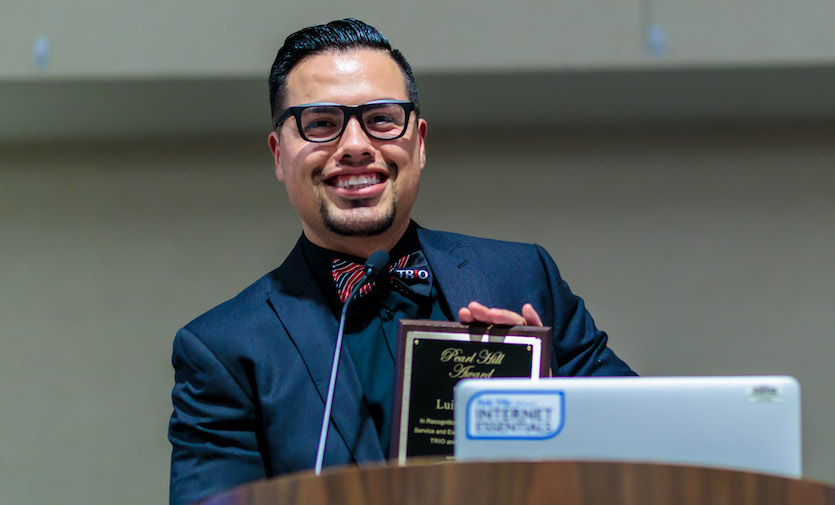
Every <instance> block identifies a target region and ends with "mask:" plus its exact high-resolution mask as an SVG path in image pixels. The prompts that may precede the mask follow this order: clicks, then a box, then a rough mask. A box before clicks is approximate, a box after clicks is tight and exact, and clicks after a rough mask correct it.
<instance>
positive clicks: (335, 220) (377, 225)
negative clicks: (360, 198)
mask: <svg viewBox="0 0 835 505" xmlns="http://www.w3.org/2000/svg"><path fill="white" fill-rule="evenodd" d="M323 203H324V202H323ZM319 210H320V213H321V215H322V220H323V221H324V223H325V227H326V228H327V229H328V230H330V231H331V232H333V233H335V234H337V235H340V236H342V237H373V236H375V235H380V234H382V233H385V232H386V231H388V230H389V229H390V228H391V227H392V226H393V225H394V218H395V214H396V213H397V212H396V205H395V202H392V204H391V205H390V206H389V208H387V209H385V210H383V211H382V212H374V213H371V212H363V211H364V210H371V209H351V210H348V211H341V212H339V213H337V212H333V211H332V210H331V209H328V208H327V205H326V204H323V205H322V206H321V208H320V209H319Z"/></svg>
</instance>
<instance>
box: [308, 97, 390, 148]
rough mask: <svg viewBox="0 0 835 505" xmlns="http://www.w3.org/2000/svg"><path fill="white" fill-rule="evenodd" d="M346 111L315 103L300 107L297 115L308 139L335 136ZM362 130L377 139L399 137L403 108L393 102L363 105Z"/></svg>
mask: <svg viewBox="0 0 835 505" xmlns="http://www.w3.org/2000/svg"><path fill="white" fill-rule="evenodd" d="M345 116H346V114H345V113H343V111H342V109H340V108H339V107H329V106H322V105H316V106H312V107H307V108H306V109H304V110H302V112H301V114H300V116H299V118H300V122H301V127H302V131H303V133H304V136H305V137H307V138H308V139H310V140H312V141H318V142H323V141H327V140H332V139H335V138H336V137H338V136H339V134H340V133H341V132H342V128H343V123H344V122H345ZM360 120H361V121H362V125H363V128H364V129H365V131H366V133H368V134H369V135H371V136H372V137H375V138H378V139H380V140H388V139H393V138H396V137H399V136H400V135H401V134H402V133H403V129H404V128H405V127H406V110H405V109H404V108H403V106H401V105H400V104H397V103H381V104H371V105H368V106H366V107H363V109H362V113H361V118H360Z"/></svg>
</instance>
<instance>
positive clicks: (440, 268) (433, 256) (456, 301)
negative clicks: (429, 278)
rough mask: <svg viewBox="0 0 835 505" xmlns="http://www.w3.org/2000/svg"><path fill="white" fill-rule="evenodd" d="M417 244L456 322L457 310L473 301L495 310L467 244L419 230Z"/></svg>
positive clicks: (477, 264) (473, 254)
mask: <svg viewBox="0 0 835 505" xmlns="http://www.w3.org/2000/svg"><path fill="white" fill-rule="evenodd" d="M418 240H419V241H420V246H421V249H422V250H423V253H424V255H425V256H426V260H427V261H428V262H429V266H430V267H431V268H432V273H433V274H434V275H435V278H436V279H437V281H438V286H440V288H441V293H443V295H444V298H446V301H447V303H448V304H449V309H450V312H452V314H453V317H455V319H456V320H458V309H460V308H461V307H464V306H466V305H467V304H468V303H470V302H471V301H473V300H475V301H478V302H479V303H483V304H485V305H487V306H488V307H491V306H494V305H493V302H494V301H493V300H492V299H491V298H490V292H491V291H494V290H491V289H489V287H490V286H489V283H488V279H487V278H486V276H485V275H484V274H483V269H482V268H481V265H480V264H479V258H478V256H477V255H476V254H475V253H474V251H473V250H472V248H471V247H470V245H469V244H467V243H466V242H464V241H461V240H459V237H458V236H457V235H454V234H451V233H439V232H434V231H431V230H426V229H423V228H418Z"/></svg>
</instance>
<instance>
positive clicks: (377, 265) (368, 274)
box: [315, 251, 389, 475]
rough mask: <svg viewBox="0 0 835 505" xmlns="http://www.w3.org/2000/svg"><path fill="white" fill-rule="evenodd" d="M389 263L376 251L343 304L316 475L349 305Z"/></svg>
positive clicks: (323, 455) (324, 438) (386, 255)
mask: <svg viewBox="0 0 835 505" xmlns="http://www.w3.org/2000/svg"><path fill="white" fill-rule="evenodd" d="M388 263H389V255H388V253H387V252H385V251H375V252H373V253H371V256H369V257H368V259H367V260H366V261H365V265H364V272H365V275H364V276H363V278H362V279H361V280H360V281H359V282H358V283H357V285H356V286H354V289H352V290H351V294H350V296H348V299H347V300H345V303H343V304H342V314H341V315H340V316H339V331H338V332H337V334H336V349H334V351H333V361H332V365H331V378H330V382H328V396H327V399H326V400H325V415H324V416H323V417H322V431H321V433H320V434H319V449H318V450H317V451H316V466H315V470H316V475H319V474H320V473H322V462H323V461H324V459H325V444H327V441H328V425H329V424H330V418H331V409H332V408H333V392H334V389H335V388H336V373H337V371H338V370H339V355H340V353H341V352H342V336H343V334H344V333H345V319H346V315H347V314H348V305H349V304H350V303H351V302H352V301H353V300H354V298H355V297H356V296H357V293H359V290H360V288H361V287H362V286H363V285H365V284H366V283H368V282H369V281H371V280H373V279H374V278H375V277H376V276H377V275H378V274H379V273H380V272H381V271H383V270H384V269H385V268H386V266H388Z"/></svg>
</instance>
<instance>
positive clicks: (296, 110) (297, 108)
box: [275, 100, 419, 144]
mask: <svg viewBox="0 0 835 505" xmlns="http://www.w3.org/2000/svg"><path fill="white" fill-rule="evenodd" d="M385 104H397V105H400V106H401V107H403V110H404V111H405V112H406V117H405V118H404V121H403V131H401V132H400V134H399V135H397V136H396V137H391V138H380V137H377V136H376V135H374V134H372V133H370V132H369V131H368V129H366V127H365V123H364V122H363V121H362V114H363V112H365V111H366V110H367V109H369V108H371V107H374V106H376V105H385ZM310 107H335V108H337V109H339V110H341V111H342V115H343V121H342V128H340V130H339V133H337V134H336V136H335V137H333V138H330V139H328V140H311V139H309V138H307V135H305V134H304V128H303V127H302V111H303V110H304V109H307V108H310ZM412 112H414V113H415V116H418V115H419V112H418V110H417V107H416V106H415V102H412V101H409V100H374V101H371V102H366V103H363V104H360V105H342V104H338V103H331V102H313V103H305V104H302V105H294V106H292V107H287V108H286V109H284V112H282V113H281V115H280V116H278V119H276V121H275V129H276V130H277V129H278V128H279V127H280V126H281V125H282V124H283V123H284V121H286V120H287V119H289V118H290V116H293V117H295V118H296V128H297V129H298V131H299V135H301V137H302V138H303V139H304V140H306V141H308V142H313V143H315V144H323V143H325V142H332V141H334V140H336V139H338V138H339V137H341V136H342V134H343V133H345V128H347V127H348V121H350V120H351V118H352V117H356V118H357V122H358V123H359V124H360V127H361V128H362V131H364V132H365V134H366V135H368V136H369V137H371V138H373V139H377V140H396V139H399V138H400V137H402V136H403V135H405V134H406V130H408V129H409V119H410V116H411V114H412Z"/></svg>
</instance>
